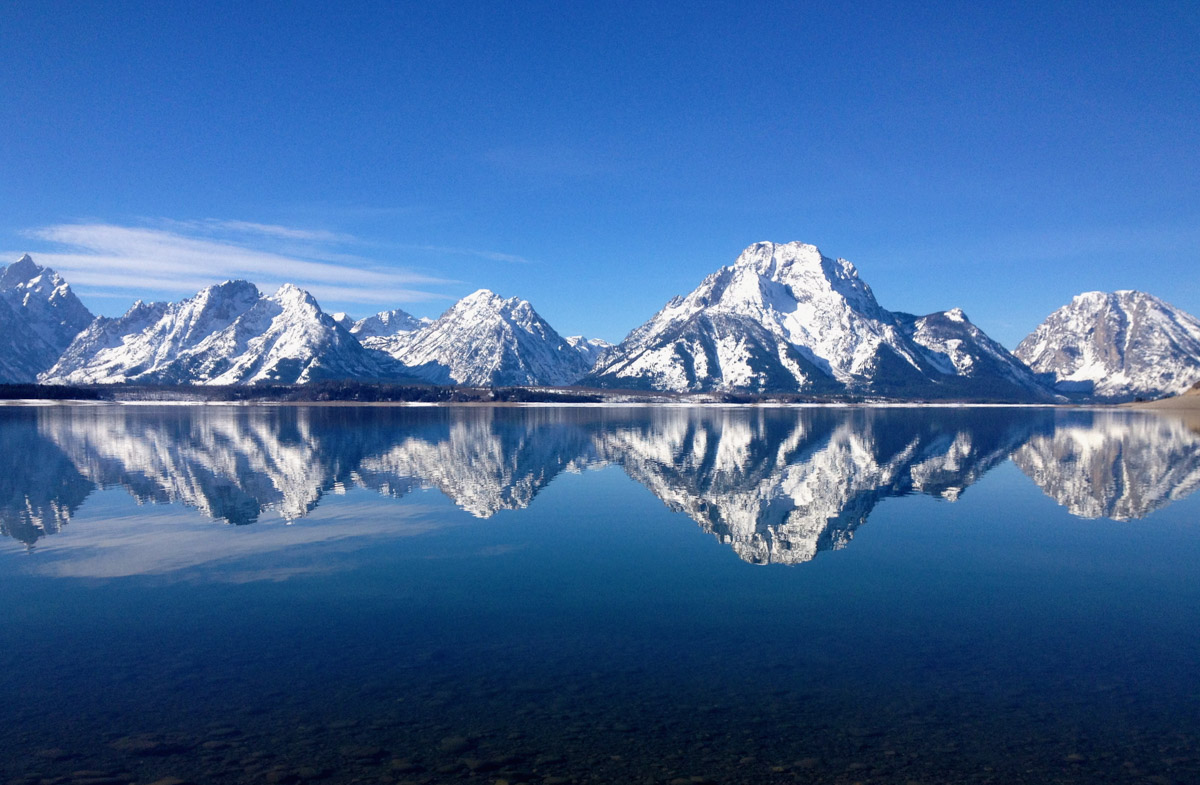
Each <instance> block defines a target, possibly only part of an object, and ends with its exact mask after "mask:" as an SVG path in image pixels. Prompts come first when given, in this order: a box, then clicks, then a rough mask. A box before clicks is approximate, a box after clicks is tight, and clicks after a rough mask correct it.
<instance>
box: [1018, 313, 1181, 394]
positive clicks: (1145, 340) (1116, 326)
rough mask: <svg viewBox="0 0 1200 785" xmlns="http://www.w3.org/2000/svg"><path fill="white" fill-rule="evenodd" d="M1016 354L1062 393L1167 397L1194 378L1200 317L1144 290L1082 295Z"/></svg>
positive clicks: (1025, 342)
mask: <svg viewBox="0 0 1200 785" xmlns="http://www.w3.org/2000/svg"><path fill="white" fill-rule="evenodd" d="M1016 355H1017V356H1018V357H1019V358H1021V359H1022V360H1023V361H1025V362H1026V363H1028V364H1029V367H1031V368H1032V369H1033V370H1034V371H1036V372H1038V373H1044V374H1047V375H1049V376H1051V377H1052V378H1053V379H1054V381H1055V383H1056V386H1057V388H1058V389H1060V390H1062V391H1064V392H1074V393H1079V394H1083V395H1090V396H1094V397H1095V398H1098V399H1102V400H1111V401H1120V400H1131V399H1133V398H1135V397H1138V396H1144V397H1157V396H1161V395H1171V394H1176V393H1181V392H1183V391H1184V390H1186V389H1187V388H1188V387H1190V386H1191V385H1192V384H1195V383H1196V382H1197V381H1200V319H1197V318H1196V317H1194V316H1192V315H1191V314H1189V313H1186V312H1184V311H1181V310H1179V309H1178V308H1175V307H1174V306H1172V305H1170V304H1168V303H1165V302H1163V301H1162V300H1160V299H1158V298H1157V297H1154V296H1152V295H1149V294H1145V293H1144V292H1137V291H1128V290H1126V291H1118V292H1110V293H1106V292H1086V293H1084V294H1081V295H1078V296H1076V297H1075V298H1074V299H1072V300H1071V302H1070V303H1068V304H1067V305H1064V306H1063V307H1062V308H1059V309H1058V310H1057V311H1055V312H1054V313H1052V314H1050V316H1048V317H1046V321H1044V322H1042V323H1041V324H1040V325H1038V327H1037V329H1035V330H1034V331H1033V332H1032V333H1030V334H1029V335H1028V336H1027V337H1026V338H1025V340H1023V341H1021V343H1020V344H1019V345H1018V346H1017V349H1016Z"/></svg>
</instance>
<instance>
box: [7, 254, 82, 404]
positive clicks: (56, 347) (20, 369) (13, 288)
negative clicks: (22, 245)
mask: <svg viewBox="0 0 1200 785" xmlns="http://www.w3.org/2000/svg"><path fill="white" fill-rule="evenodd" d="M91 321H92V314H91V313H90V312H89V311H88V309H87V308H86V307H84V305H83V303H81V302H80V301H79V298H78V297H76V296H75V293H74V292H72V291H71V287H70V286H68V285H67V282H66V281H64V280H63V278H62V276H60V275H59V274H58V273H56V272H54V270H51V269H49V268H47V267H41V266H39V265H37V264H35V263H34V261H33V259H31V258H30V257H29V255H28V254H26V255H25V256H22V257H21V258H20V259H19V260H18V261H16V262H14V263H12V264H10V265H8V266H6V267H4V268H3V269H2V270H0V383H15V382H32V381H34V380H36V379H37V376H38V374H40V373H42V372H43V371H45V370H46V369H47V368H49V367H50V366H52V365H53V364H54V363H55V361H56V360H57V359H58V357H59V355H60V354H62V352H63V350H64V349H66V348H67V346H68V345H69V344H70V343H71V340H72V339H73V338H74V337H75V336H76V335H77V334H78V333H79V331H80V330H82V329H83V328H85V327H87V325H88V324H89V323H90V322H91Z"/></svg>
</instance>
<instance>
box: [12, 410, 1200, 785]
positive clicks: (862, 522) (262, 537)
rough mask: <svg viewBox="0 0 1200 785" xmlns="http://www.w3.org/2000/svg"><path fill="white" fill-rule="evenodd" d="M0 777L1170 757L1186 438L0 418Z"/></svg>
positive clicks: (608, 417) (743, 425)
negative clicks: (2, 536)
mask: <svg viewBox="0 0 1200 785" xmlns="http://www.w3.org/2000/svg"><path fill="white" fill-rule="evenodd" d="M0 444H2V445H3V448H2V452H0V477H2V478H3V479H0V532H2V533H3V534H4V535H6V537H5V538H4V542H3V545H2V547H0V597H3V602H2V604H0V696H3V700H2V702H0V775H2V777H0V781H5V780H16V781H20V782H38V781H41V780H43V779H46V780H50V781H52V782H78V783H82V782H88V781H92V782H97V783H99V782H101V781H107V782H114V783H115V782H147V783H149V782H154V781H156V780H158V779H160V778H162V777H167V776H173V777H178V778H180V779H183V780H186V781H190V782H247V783H249V782H301V781H313V782H421V783H428V782H458V781H462V782H478V783H492V782H495V781H497V780H505V781H507V782H509V783H515V782H537V783H548V784H549V785H553V783H556V782H580V783H583V782H646V783H651V782H662V783H670V782H672V781H675V782H676V783H677V785H681V784H682V783H683V782H684V781H688V782H703V781H711V782H721V783H726V782H747V783H749V782H787V783H791V782H814V783H815V782H847V783H849V782H899V783H906V782H1098V781H1104V782H1109V781H1117V782H1125V781H1128V782H1139V783H1151V782H1153V783H1162V782H1194V781H1200V680H1198V679H1197V677H1198V676H1200V672H1198V671H1200V666H1198V663H1200V632H1198V630H1197V624H1196V620H1197V618H1200V614H1198V611H1200V581H1198V580H1197V577H1198V571H1200V567H1198V566H1197V565H1200V525H1198V524H1200V520H1198V518H1197V509H1198V507H1197V505H1198V504H1200V502H1198V501H1197V500H1198V499H1200V496H1196V495H1193V491H1194V490H1195V489H1196V488H1197V487H1200V435H1198V434H1197V433H1196V432H1195V431H1194V430H1193V429H1192V428H1190V427H1189V425H1188V423H1186V422H1184V421H1182V420H1175V419H1172V418H1169V417H1159V416H1156V415H1149V414H1140V413H1115V414H1114V413H1107V412H1105V413H1099V412H1097V413H1093V412H1083V411H1057V412H1056V411H1051V410H1035V409H977V410H968V409H935V410H921V409H887V410H869V409H789V408H778V409H766V410H763V409H736V408H731V409H704V410H688V409H657V408H632V409H600V408H587V407H581V408H530V409H514V408H507V409H505V408H498V409H489V408H469V407H463V408H435V409H403V408H372V409H356V408H340V407H330V408H296V407H116V406H93V407H85V406H77V407H76V406H65V407H37V408H15V407H9V408H5V409H0Z"/></svg>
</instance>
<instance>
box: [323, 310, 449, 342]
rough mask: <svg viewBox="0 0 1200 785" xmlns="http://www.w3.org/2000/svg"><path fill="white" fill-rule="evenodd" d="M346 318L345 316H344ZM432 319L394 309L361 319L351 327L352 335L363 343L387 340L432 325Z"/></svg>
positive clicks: (349, 328)
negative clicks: (363, 341) (374, 339)
mask: <svg viewBox="0 0 1200 785" xmlns="http://www.w3.org/2000/svg"><path fill="white" fill-rule="evenodd" d="M342 316H345V314H342ZM430 322H431V320H430V319H418V318H417V317H415V316H413V315H412V314H410V313H408V312H407V311H402V310H400V309H399V308H394V309H392V310H390V311H380V312H379V313H377V314H375V315H374V316H368V317H367V318H366V319H359V320H358V321H357V322H353V323H352V324H351V325H350V326H349V327H347V329H348V330H350V332H351V334H353V335H355V336H357V337H358V340H360V341H362V340H365V339H367V338H385V337H389V336H392V335H399V334H402V333H411V332H412V331H413V330H419V329H421V328H422V327H426V326H428V325H429V324H430Z"/></svg>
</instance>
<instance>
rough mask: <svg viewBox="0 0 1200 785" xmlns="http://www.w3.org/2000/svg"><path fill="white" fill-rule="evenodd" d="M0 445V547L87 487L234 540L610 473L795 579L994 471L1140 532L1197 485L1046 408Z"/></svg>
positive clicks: (63, 413)
mask: <svg viewBox="0 0 1200 785" xmlns="http://www.w3.org/2000/svg"><path fill="white" fill-rule="evenodd" d="M0 441H2V442H3V444H4V445H5V449H4V450H3V451H2V452H0V532H3V533H4V534H6V535H8V536H10V537H13V538H16V539H18V540H20V541H21V542H24V543H26V544H29V545H32V544H33V543H35V542H36V541H37V540H38V538H40V537H42V536H44V535H48V534H53V533H55V532H57V531H59V530H60V528H61V527H62V526H63V525H64V524H65V523H67V522H68V521H69V520H70V518H71V515H72V514H73V513H74V511H75V510H77V509H78V507H79V505H80V504H81V503H82V501H83V500H84V498H86V497H87V495H88V494H89V493H90V491H91V490H92V489H93V488H95V487H122V488H125V489H126V490H127V491H128V492H129V493H130V494H131V495H132V496H133V497H134V498H136V499H137V500H138V501H139V502H152V503H179V504H183V505H186V506H188V507H192V508H194V509H197V510H199V511H201V512H203V513H204V514H205V515H208V516H210V517H212V518H214V519H221V520H225V521H228V522H229V523H232V524H238V525H242V524H249V523H254V522H255V521H257V520H258V519H259V517H260V516H261V515H263V514H264V513H266V512H268V511H270V512H274V513H276V514H278V515H279V516H281V517H282V518H284V519H286V520H288V521H292V520H295V519H298V518H302V517H304V516H305V515H307V514H308V513H310V512H311V511H312V510H313V509H314V508H315V507H316V506H317V505H318V504H320V502H321V500H322V498H323V497H324V496H325V495H326V494H329V493H341V492H344V491H345V490H347V489H349V488H355V487H358V488H366V489H371V490H375V491H378V492H379V493H382V494H384V495H388V496H394V497H399V496H403V495H405V494H407V493H409V492H410V491H412V490H414V489H418V488H437V489H438V490H440V491H441V492H442V493H444V494H445V495H446V496H448V497H449V498H450V499H452V500H453V501H454V503H455V504H457V505H458V506H459V507H461V508H462V509H464V510H466V511H467V512H469V513H471V514H473V515H475V516H479V517H489V516H491V515H494V514H495V513H497V512H498V511H500V510H513V509H522V508H524V507H527V506H528V505H529V504H530V503H531V502H532V501H533V499H534V497H535V496H536V495H537V494H538V492H539V491H541V490H542V489H543V488H544V487H545V486H546V485H547V484H548V483H549V482H550V481H551V480H553V479H554V478H555V477H556V476H557V475H558V474H559V473H560V472H564V471H567V472H578V471H582V470H584V469H586V468H591V467H599V466H605V465H610V464H616V465H619V466H621V467H622V468H623V469H624V470H625V471H626V472H627V473H628V474H629V476H630V477H632V478H633V479H634V480H636V481H637V482H639V483H641V484H642V485H644V486H645V487H646V488H648V489H649V490H650V491H651V492H652V493H654V494H655V495H656V496H657V497H658V498H659V499H661V500H662V501H663V502H664V503H665V504H667V505H668V506H669V507H670V508H671V509H673V510H677V511H681V512H684V513H686V514H687V515H689V516H690V517H691V518H693V519H694V520H695V521H696V522H697V523H699V524H700V526H701V527H702V528H703V529H704V530H705V531H707V532H710V533H712V534H714V535H715V536H717V537H718V538H719V539H720V540H721V541H722V542H723V543H726V544H728V545H729V546H730V547H731V548H732V549H733V550H734V551H735V552H736V553H737V554H738V555H739V556H740V557H741V558H743V559H745V560H747V561H750V562H755V563H768V562H780V563H798V562H804V561H808V560H811V559H812V558H813V557H814V556H815V555H816V554H817V552H819V551H821V550H826V549H831V548H839V547H843V546H844V545H845V544H846V543H847V542H849V540H850V539H851V538H852V537H853V536H854V532H855V530H856V529H857V528H858V527H859V526H861V525H862V524H863V523H864V522H865V521H866V519H867V517H868V516H869V515H870V514H871V512H872V510H873V509H874V507H875V505H876V504H878V503H879V501H881V500H882V499H884V498H887V497H890V496H901V495H906V494H913V493H920V494H929V495H933V496H936V497H939V498H942V499H946V500H949V501H954V500H955V499H957V498H958V496H959V495H960V494H961V493H963V491H964V490H965V489H966V488H967V487H968V486H970V485H971V484H973V483H974V482H976V481H977V480H978V479H979V478H980V477H982V476H983V475H984V474H985V473H986V472H988V471H989V470H990V469H992V468H993V467H995V466H997V465H998V464H1000V463H1002V462H1003V461H1004V460H1006V459H1007V458H1008V457H1010V456H1012V457H1013V459H1014V461H1015V462H1016V464H1017V465H1018V466H1019V467H1020V468H1021V470H1022V471H1024V472H1025V473H1026V474H1027V475H1028V476H1029V477H1030V478H1031V479H1032V480H1033V481H1034V482H1036V483H1037V484H1038V485H1039V486H1040V487H1041V488H1042V489H1043V490H1044V491H1045V492H1046V493H1047V494H1049V495H1050V496H1051V497H1053V498H1054V499H1055V500H1056V501H1057V502H1059V503H1060V504H1062V505H1064V506H1066V507H1067V508H1068V509H1069V510H1070V511H1071V512H1072V513H1074V514H1076V515H1079V516H1084V517H1096V516H1106V517H1111V518H1118V519H1123V518H1137V517H1141V516H1144V515H1146V514H1148V513H1149V512H1151V511H1153V510H1155V509H1157V508H1159V507H1161V506H1163V505H1165V504H1168V503H1169V502H1171V501H1173V500H1176V499H1179V498H1182V497H1184V496H1186V495H1188V494H1190V493H1192V492H1193V491H1194V490H1195V489H1196V487H1197V486H1198V485H1200V436H1197V434H1196V433H1195V432H1193V431H1191V430H1189V429H1188V428H1187V427H1185V426H1184V424H1183V423H1182V422H1180V421H1177V420H1174V419H1170V418H1158V417H1154V416H1143V415H1133V414H1128V415H1127V414H1117V413H1089V412H1053V411H1051V410H1018V409H980V410H971V409H870V408H863V409H820V408H816V409H799V410H795V409H704V410H694V409H674V408H672V409H651V410H647V409H604V408H579V409H570V408H533V409H512V408H437V409H403V408H355V407H331V408H294V407H247V408H217V407H196V408H192V407H162V408H158V407H155V408H140V407H108V406H93V407H69V406H68V407H45V408H37V409H8V410H5V411H3V413H2V416H0Z"/></svg>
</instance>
